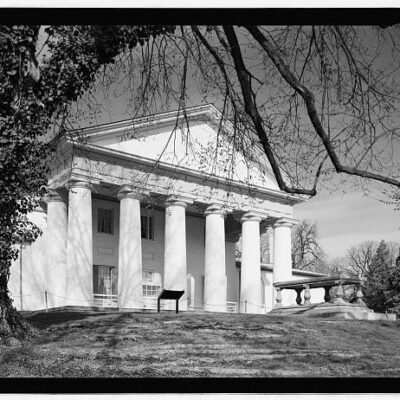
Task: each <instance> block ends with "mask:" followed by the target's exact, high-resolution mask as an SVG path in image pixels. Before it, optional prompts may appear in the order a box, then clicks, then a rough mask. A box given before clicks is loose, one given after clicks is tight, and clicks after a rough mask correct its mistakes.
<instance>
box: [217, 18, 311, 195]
mask: <svg viewBox="0 0 400 400" xmlns="http://www.w3.org/2000/svg"><path fill="white" fill-rule="evenodd" d="M223 28H224V32H225V35H226V37H227V39H228V43H229V48H230V53H231V56H232V58H233V61H234V63H235V69H236V73H237V76H238V79H239V83H240V87H241V90H242V95H243V100H244V105H245V111H246V113H247V114H248V115H249V117H250V118H251V120H252V121H253V124H254V127H255V130H256V133H257V136H258V138H259V140H260V143H261V145H262V147H263V150H264V152H265V154H266V156H267V158H268V161H269V162H270V164H271V168H272V171H273V173H274V175H275V178H276V180H277V183H278V186H279V188H280V189H281V190H284V191H285V192H288V193H292V194H306V195H309V196H315V195H316V194H317V191H316V190H315V189H311V190H309V189H300V188H295V187H289V186H287V185H286V183H285V181H284V180H283V177H282V174H281V171H280V168H279V166H278V163H277V161H276V159H275V156H274V153H273V151H272V148H271V144H270V142H269V140H268V135H267V133H266V131H265V129H264V126H263V121H262V118H261V116H260V114H259V113H258V110H257V106H256V103H255V99H254V97H253V91H252V86H251V76H250V74H249V73H248V71H247V69H246V66H245V65H244V62H243V58H242V54H241V52H240V47H239V43H238V40H237V37H236V34H235V31H234V29H233V27H232V26H224V27H223Z"/></svg>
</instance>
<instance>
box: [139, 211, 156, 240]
mask: <svg viewBox="0 0 400 400" xmlns="http://www.w3.org/2000/svg"><path fill="white" fill-rule="evenodd" d="M140 224H141V229H142V238H143V239H149V240H154V218H153V217H150V216H148V215H141V216H140Z"/></svg>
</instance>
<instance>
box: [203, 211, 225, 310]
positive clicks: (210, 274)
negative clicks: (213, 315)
mask: <svg viewBox="0 0 400 400" xmlns="http://www.w3.org/2000/svg"><path fill="white" fill-rule="evenodd" d="M205 215H206V238H205V239H206V241H205V259H204V303H205V304H204V310H205V311H214V312H226V289H227V287H226V270H225V269H226V266H225V221H224V220H225V211H224V209H223V208H222V207H221V206H219V205H215V204H213V205H211V206H209V207H208V208H207V210H206V211H205Z"/></svg>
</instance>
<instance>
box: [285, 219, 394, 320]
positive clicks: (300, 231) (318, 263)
mask: <svg viewBox="0 0 400 400" xmlns="http://www.w3.org/2000/svg"><path fill="white" fill-rule="evenodd" d="M318 239H319V234H318V227H317V224H316V222H312V221H310V220H302V221H300V222H299V224H298V225H297V226H296V227H295V228H294V229H293V234H292V267H293V269H302V270H308V271H313V272H321V273H326V274H343V275H347V276H350V277H360V278H365V280H366V281H365V285H364V288H363V293H364V302H365V303H366V304H367V306H368V307H369V308H371V309H373V310H374V311H377V312H386V311H388V310H393V311H395V312H396V313H398V314H400V253H399V244H398V243H395V242H385V241H384V240H381V241H380V242H378V241H372V240H368V241H364V242H361V243H359V244H358V245H355V246H352V247H350V248H349V249H348V250H347V253H346V255H345V256H344V257H338V258H334V259H332V260H329V259H328V258H327V256H326V254H325V253H324V251H323V249H322V247H321V246H320V244H319V242H318ZM354 294H355V293H354V290H351V288H350V290H348V292H347V293H346V295H347V297H348V298H349V300H351V298H352V297H353V296H354Z"/></svg>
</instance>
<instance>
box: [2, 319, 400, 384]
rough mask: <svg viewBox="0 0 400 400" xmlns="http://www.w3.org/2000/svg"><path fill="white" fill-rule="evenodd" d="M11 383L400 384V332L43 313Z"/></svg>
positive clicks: (18, 352) (363, 325) (8, 373)
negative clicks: (386, 380) (213, 380)
mask: <svg viewBox="0 0 400 400" xmlns="http://www.w3.org/2000/svg"><path fill="white" fill-rule="evenodd" d="M27 320H28V321H29V322H30V323H31V324H32V325H33V326H35V327H36V328H37V331H38V334H37V337H36V338H34V339H33V340H31V341H30V342H24V343H14V344H12V345H10V346H7V347H6V346H2V347H0V351H1V357H0V376H1V377H332V376H334V377H367V376H368V377H399V376H400V335H399V328H400V324H399V323H398V322H387V321H385V322H369V321H353V320H352V321H349V320H347V321H342V320H340V321H339V320H321V319H319V320H318V319H312V318H299V317H297V318H296V317H291V318H290V317H269V316H265V315H243V314H185V313H181V314H179V315H175V314H169V313H162V314H151V313H147V314H144V313H143V314H134V313H131V314H122V313H121V314H120V313H116V314H96V315H93V314H92V315H90V314H85V313H66V312H64V313H41V314H36V315H34V316H31V317H28V318H27Z"/></svg>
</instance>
